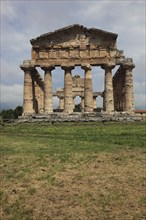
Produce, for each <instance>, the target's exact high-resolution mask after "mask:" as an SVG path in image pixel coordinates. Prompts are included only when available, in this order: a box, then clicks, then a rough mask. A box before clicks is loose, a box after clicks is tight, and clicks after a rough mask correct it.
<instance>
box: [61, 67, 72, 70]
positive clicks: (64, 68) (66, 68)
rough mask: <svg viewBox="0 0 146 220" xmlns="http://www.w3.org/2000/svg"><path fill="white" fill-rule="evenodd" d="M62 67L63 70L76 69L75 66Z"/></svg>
mask: <svg viewBox="0 0 146 220" xmlns="http://www.w3.org/2000/svg"><path fill="white" fill-rule="evenodd" d="M61 69H63V70H70V71H71V70H73V69H74V66H61Z"/></svg>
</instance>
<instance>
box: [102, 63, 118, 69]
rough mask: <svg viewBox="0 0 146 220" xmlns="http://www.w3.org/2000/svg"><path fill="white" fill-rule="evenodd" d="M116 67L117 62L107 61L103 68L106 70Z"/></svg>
mask: <svg viewBox="0 0 146 220" xmlns="http://www.w3.org/2000/svg"><path fill="white" fill-rule="evenodd" d="M114 67H115V63H106V64H102V65H101V68H102V69H104V70H108V69H109V70H112V69H113V68H114Z"/></svg>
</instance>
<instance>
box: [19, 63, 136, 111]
mask: <svg viewBox="0 0 146 220" xmlns="http://www.w3.org/2000/svg"><path fill="white" fill-rule="evenodd" d="M20 67H21V69H22V70H23V71H24V106H23V108H24V115H27V114H35V113H37V111H36V109H37V107H36V106H35V104H34V103H35V102H34V100H36V97H35V96H36V92H35V91H34V90H35V88H36V87H40V92H38V96H41V100H42V102H43V104H42V105H43V108H42V112H41V113H45V114H50V113H52V112H53V89H52V71H53V70H54V69H55V66H41V68H42V69H43V70H44V82H40V80H39V78H40V77H39V75H38V74H36V69H35V67H33V66H31V65H21V66H20ZM114 67H115V66H114V65H113V64H104V65H101V68H102V69H104V71H105V77H104V93H103V94H104V95H103V109H104V111H106V112H113V111H114V110H120V108H119V102H120V101H119V100H120V99H121V98H120V99H119V98H118V97H119V93H120V95H121V93H122V92H119V89H118V86H117V85H118V83H119V82H120V80H121V79H122V78H121V77H120V80H118V78H119V74H122V77H123V78H124V86H123V84H122V87H121V89H120V91H121V90H122V89H123V88H124V93H123V96H124V98H123V100H124V104H123V105H122V110H123V111H128V112H129V111H130V112H131V111H134V97H133V81H132V68H134V67H133V66H126V65H125V66H124V65H123V66H122V70H120V71H119V72H120V73H117V74H115V76H114V77H112V69H113V68H114ZM61 68H62V70H64V98H61V99H60V101H59V102H60V104H59V105H60V107H61V108H64V113H67V114H69V113H72V112H73V109H74V102H73V88H72V85H73V81H72V70H73V69H74V66H61ZM81 68H82V69H83V70H84V97H83V98H82V100H81V106H82V108H83V109H84V112H93V109H94V107H95V104H96V98H95V97H94V96H93V86H92V66H91V65H81ZM36 81H37V83H36ZM42 93H43V94H44V95H42ZM39 105H40V103H39Z"/></svg>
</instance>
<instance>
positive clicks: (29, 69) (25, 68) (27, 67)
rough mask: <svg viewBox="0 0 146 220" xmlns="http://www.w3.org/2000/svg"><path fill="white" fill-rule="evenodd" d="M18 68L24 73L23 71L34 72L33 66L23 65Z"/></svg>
mask: <svg viewBox="0 0 146 220" xmlns="http://www.w3.org/2000/svg"><path fill="white" fill-rule="evenodd" d="M20 68H21V69H22V70H23V71H24V72H25V71H34V70H35V68H34V66H25V65H20Z"/></svg>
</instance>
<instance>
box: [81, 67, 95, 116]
mask: <svg viewBox="0 0 146 220" xmlns="http://www.w3.org/2000/svg"><path fill="white" fill-rule="evenodd" d="M82 69H84V70H85V77H84V111H85V112H93V89H92V72H91V66H90V65H83V66H82Z"/></svg>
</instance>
